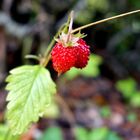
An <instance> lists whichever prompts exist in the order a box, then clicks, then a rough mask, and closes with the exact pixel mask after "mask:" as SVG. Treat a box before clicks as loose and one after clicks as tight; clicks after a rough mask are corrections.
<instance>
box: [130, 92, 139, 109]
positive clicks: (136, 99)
mask: <svg viewBox="0 0 140 140" xmlns="http://www.w3.org/2000/svg"><path fill="white" fill-rule="evenodd" d="M130 103H131V105H132V106H134V107H140V91H136V92H135V93H134V94H133V96H132V97H131V98H130Z"/></svg>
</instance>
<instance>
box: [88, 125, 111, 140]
mask: <svg viewBox="0 0 140 140" xmlns="http://www.w3.org/2000/svg"><path fill="white" fill-rule="evenodd" d="M108 133H109V130H108V129H107V128H106V127H101V128H96V129H93V130H92V131H91V132H90V134H89V140H105V139H106V137H107V135H108Z"/></svg>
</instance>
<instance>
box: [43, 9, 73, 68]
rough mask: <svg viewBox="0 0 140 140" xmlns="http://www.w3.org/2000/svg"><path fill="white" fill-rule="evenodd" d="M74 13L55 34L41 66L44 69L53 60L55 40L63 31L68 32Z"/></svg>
mask: <svg viewBox="0 0 140 140" xmlns="http://www.w3.org/2000/svg"><path fill="white" fill-rule="evenodd" d="M72 13H73V11H72V12H71V13H70V16H69V17H68V20H67V22H66V23H65V24H63V25H62V26H61V27H60V28H59V30H58V32H57V33H56V34H55V36H54V38H53V39H52V41H51V43H50V44H49V46H48V48H47V50H46V52H45V55H44V58H43V61H41V62H40V64H41V65H43V66H44V67H45V66H46V65H47V64H48V62H49V60H50V58H51V54H50V51H51V49H52V47H53V45H54V43H55V39H56V38H58V36H59V35H60V33H61V32H62V31H63V32H66V30H67V28H68V27H69V24H70V22H71V15H72Z"/></svg>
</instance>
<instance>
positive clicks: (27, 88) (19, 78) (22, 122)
mask: <svg viewBox="0 0 140 140" xmlns="http://www.w3.org/2000/svg"><path fill="white" fill-rule="evenodd" d="M6 81H7V82H8V84H7V86H6V89H7V90H8V91H9V94H8V96H7V101H9V103H8V106H7V119H8V123H9V126H10V129H11V131H12V133H13V134H21V133H22V132H24V131H26V129H27V128H28V126H29V125H30V124H31V123H32V122H36V121H37V120H38V119H39V117H40V116H42V115H43V114H44V112H45V110H46V107H47V106H48V105H49V104H50V102H51V98H52V95H53V94H54V93H55V92H56V86H55V83H54V82H53V81H52V79H51V77H50V73H49V71H48V70H46V69H45V68H44V67H43V66H40V65H35V66H30V65H24V66H21V67H19V68H15V69H13V70H11V71H10V75H9V76H8V77H7V79H6Z"/></svg>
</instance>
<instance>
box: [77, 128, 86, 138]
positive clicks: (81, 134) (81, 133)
mask: <svg viewBox="0 0 140 140" xmlns="http://www.w3.org/2000/svg"><path fill="white" fill-rule="evenodd" d="M75 137H76V140H88V132H87V130H86V129H85V128H84V127H76V128H75Z"/></svg>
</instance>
